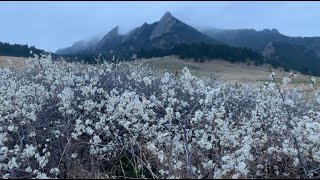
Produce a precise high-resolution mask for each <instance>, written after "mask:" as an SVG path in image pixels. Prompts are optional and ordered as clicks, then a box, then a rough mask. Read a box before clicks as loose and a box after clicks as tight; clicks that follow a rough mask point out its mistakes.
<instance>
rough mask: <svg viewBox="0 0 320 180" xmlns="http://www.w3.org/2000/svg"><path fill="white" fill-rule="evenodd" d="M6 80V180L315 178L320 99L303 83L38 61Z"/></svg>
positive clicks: (2, 88)
mask: <svg viewBox="0 0 320 180" xmlns="http://www.w3.org/2000/svg"><path fill="white" fill-rule="evenodd" d="M27 64H28V66H29V67H28V68H26V70H20V71H16V70H12V69H2V70H0V176H1V178H77V177H78V178H79V177H81V178H86V177H89V178H114V177H130V178H276V177H278V178H281V177H282V178H283V177H286V178H315V177H319V173H320V141H319V139H320V106H319V103H320V97H319V96H318V95H317V93H318V92H317V89H316V88H315V86H312V84H314V83H316V82H315V81H314V80H313V79H312V80H311V81H310V83H311V86H310V89H311V90H312V93H311V94H310V92H308V93H306V92H304V91H301V90H299V88H298V87H296V88H294V89H290V90H283V87H285V86H286V84H288V83H290V78H294V77H293V75H289V74H288V77H287V78H285V79H283V81H282V82H275V80H274V76H276V75H275V74H274V73H270V82H267V83H261V84H258V83H256V84H241V85H239V84H235V83H231V82H225V81H222V80H214V79H211V78H208V77H203V78H197V77H194V76H192V74H191V73H190V72H189V70H188V69H186V68H184V69H183V70H182V71H181V72H178V73H177V74H170V73H164V74H163V73H160V72H158V71H156V70H154V69H152V68H150V67H148V66H145V65H141V64H139V63H131V64H129V63H119V64H108V63H103V64H100V65H94V66H93V65H90V66H89V65H83V64H75V63H66V62H56V61H52V60H51V57H50V56H46V57H42V58H39V57H35V58H31V59H29V60H28V63H27Z"/></svg>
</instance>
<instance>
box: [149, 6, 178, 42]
mask: <svg viewBox="0 0 320 180" xmlns="http://www.w3.org/2000/svg"><path fill="white" fill-rule="evenodd" d="M177 22H178V21H177V19H176V18H174V17H173V16H172V15H171V13H170V12H169V11H167V12H166V13H165V14H164V15H163V16H162V18H161V19H160V21H159V22H158V24H157V26H156V27H155V28H154V30H153V31H152V33H151V36H150V39H154V38H157V37H160V36H161V35H163V34H165V33H170V32H172V30H173V29H174V26H175V24H176V23H177Z"/></svg>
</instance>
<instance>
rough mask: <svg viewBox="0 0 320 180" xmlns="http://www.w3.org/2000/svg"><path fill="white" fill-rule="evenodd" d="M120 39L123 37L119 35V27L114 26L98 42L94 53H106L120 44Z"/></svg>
mask: <svg viewBox="0 0 320 180" xmlns="http://www.w3.org/2000/svg"><path fill="white" fill-rule="evenodd" d="M122 38H123V36H122V35H120V34H119V26H116V27H114V28H113V29H112V30H111V31H109V33H108V34H106V35H105V36H104V37H103V38H102V39H101V40H100V41H99V43H98V44H97V46H96V47H95V49H94V51H95V52H99V53H108V52H110V51H111V50H113V49H115V48H117V47H118V46H119V45H120V44H121V40H122Z"/></svg>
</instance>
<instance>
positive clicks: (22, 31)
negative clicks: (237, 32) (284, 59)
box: [0, 1, 320, 51]
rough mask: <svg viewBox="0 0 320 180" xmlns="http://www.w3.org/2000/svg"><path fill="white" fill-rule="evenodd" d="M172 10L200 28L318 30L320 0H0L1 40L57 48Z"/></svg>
mask: <svg viewBox="0 0 320 180" xmlns="http://www.w3.org/2000/svg"><path fill="white" fill-rule="evenodd" d="M166 11H170V12H171V14H172V15H173V16H175V17H176V18H178V19H180V20H181V21H183V22H185V23H187V24H189V25H192V26H194V27H196V28H198V29H201V28H202V29H203V28H208V27H215V28H223V29H240V28H250V29H251V28H253V29H256V30H262V29H264V28H269V29H271V28H276V29H278V30H279V31H280V33H282V34H285V35H289V36H320V23H319V20H320V2H311V1H309V2H230V1H224V2H223V1H222V2H207V1H203V2H199V1H197V2H196V1H194V2H182V1H175V2H174V1H171V2H170V1H168V2H163V1H162V2H161V1H158V2H156V1H153V2H142V1H141V2H130V1H127V2H116V1H115V2H110V1H109V2H107V1H106V2H98V1H96V2H89V1H87V2H81V1H79V2H71V1H70V2H63V1H62V2H3V1H1V2H0V23H1V26H0V41H1V42H9V43H19V44H29V45H35V46H36V47H37V48H41V49H45V50H51V51H56V50H57V49H59V48H64V47H67V46H70V45H71V44H72V43H73V42H74V41H77V40H81V39H87V38H90V37H92V36H95V35H103V34H106V33H107V32H108V31H109V30H111V29H112V28H113V27H115V26H116V25H119V27H120V33H126V32H128V31H129V30H132V29H134V28H135V27H138V26H141V25H142V24H143V23H144V22H147V23H152V22H155V21H158V20H159V19H160V18H161V17H162V15H163V14H164V13H165V12H166Z"/></svg>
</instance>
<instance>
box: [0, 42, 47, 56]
mask: <svg viewBox="0 0 320 180" xmlns="http://www.w3.org/2000/svg"><path fill="white" fill-rule="evenodd" d="M30 52H32V54H37V55H40V54H43V53H45V51H44V50H40V49H37V48H35V46H30V47H29V46H28V45H20V44H9V43H2V42H0V56H16V57H29V56H30Z"/></svg>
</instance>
